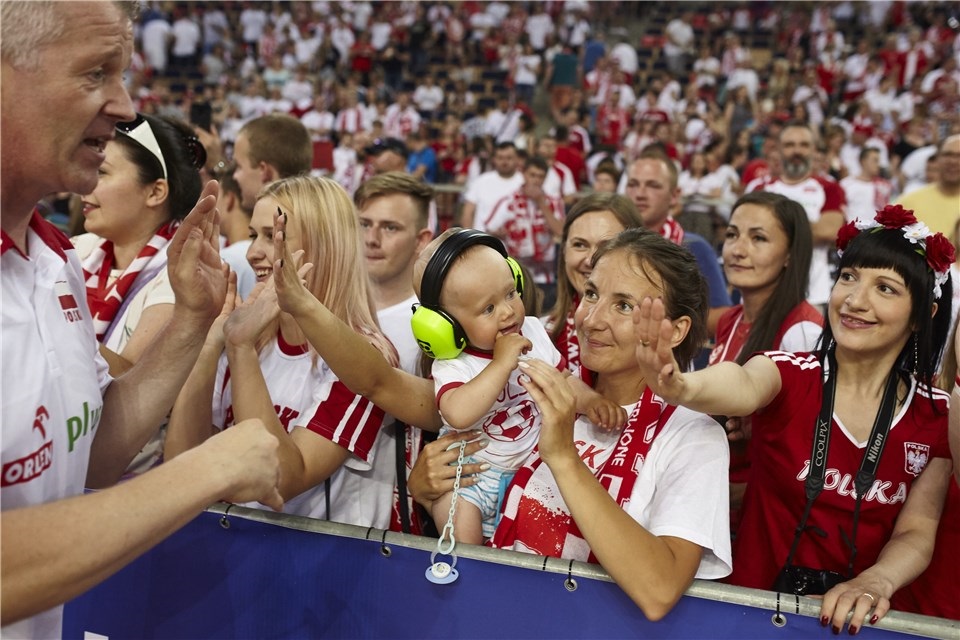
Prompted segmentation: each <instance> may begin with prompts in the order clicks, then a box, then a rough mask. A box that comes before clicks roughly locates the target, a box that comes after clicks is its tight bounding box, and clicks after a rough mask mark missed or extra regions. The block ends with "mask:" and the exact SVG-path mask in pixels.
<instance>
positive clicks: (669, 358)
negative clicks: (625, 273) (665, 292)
mask: <svg viewBox="0 0 960 640" xmlns="http://www.w3.org/2000/svg"><path fill="white" fill-rule="evenodd" d="M633 326H634V334H635V335H636V338H637V347H636V358H637V364H638V365H639V367H640V372H641V373H642V374H643V377H644V380H645V382H646V384H647V386H648V387H650V389H652V390H653V392H654V393H656V394H657V395H659V396H660V397H661V398H663V399H664V400H666V401H667V402H669V403H670V404H679V403H680V399H681V397H682V395H683V391H684V390H685V388H686V384H685V381H684V375H683V372H682V371H681V370H680V365H679V364H678V363H677V360H676V359H675V358H674V357H673V334H674V329H673V324H672V323H671V322H670V320H668V319H667V318H666V309H665V307H664V305H663V300H661V299H659V298H657V299H656V300H654V299H652V298H649V297H648V298H644V299H643V302H642V303H641V304H640V306H638V307H636V308H634V310H633Z"/></svg>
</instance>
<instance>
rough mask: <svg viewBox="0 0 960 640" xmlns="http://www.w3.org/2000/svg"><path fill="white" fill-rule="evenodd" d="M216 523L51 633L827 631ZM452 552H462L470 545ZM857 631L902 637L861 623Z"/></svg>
mask: <svg viewBox="0 0 960 640" xmlns="http://www.w3.org/2000/svg"><path fill="white" fill-rule="evenodd" d="M246 511H247V510H239V509H238V510H237V512H238V513H243V512H246ZM281 518H282V516H281ZM221 520H222V518H221V515H220V514H218V513H209V512H208V513H204V514H202V515H201V516H199V517H198V518H197V519H196V520H194V521H193V522H192V523H190V524H189V525H187V526H186V527H184V528H183V529H182V530H180V531H179V532H177V533H176V534H174V535H173V536H171V537H170V538H169V539H168V540H167V541H165V542H164V543H162V544H161V545H159V546H157V547H156V548H155V549H153V550H152V551H150V552H148V553H147V554H145V555H144V556H142V557H141V558H139V559H138V560H136V561H135V562H133V563H132V564H131V565H129V566H128V567H127V568H125V569H123V570H122V571H120V572H119V573H118V574H116V575H115V576H113V577H112V578H110V579H109V580H107V581H106V582H104V583H103V584H101V585H100V586H99V587H97V588H95V589H93V590H91V591H90V592H88V593H87V594H85V595H83V596H81V597H80V598H77V599H76V600H73V601H72V602H70V603H68V605H67V607H66V609H65V617H64V629H63V633H64V638H76V639H81V638H84V637H85V634H99V635H101V636H107V637H109V638H525V639H532V638H625V637H647V638H741V639H742V638H815V637H820V638H827V637H832V634H831V633H830V630H829V629H824V628H822V627H820V624H819V621H818V620H817V619H816V617H811V615H813V616H815V613H813V614H811V613H810V612H809V609H810V605H809V604H806V605H805V607H806V609H807V610H808V611H807V612H806V614H805V615H797V614H796V613H795V611H794V607H795V606H796V607H797V610H799V604H798V603H795V602H794V598H793V597H792V596H791V597H790V601H789V603H786V602H784V603H783V606H782V609H781V614H782V618H781V619H780V620H778V622H780V621H781V620H782V621H783V622H784V624H783V625H782V626H777V625H776V624H775V623H774V620H773V618H774V617H775V616H776V612H775V611H774V610H772V609H770V608H759V607H756V606H744V605H742V604H736V603H731V602H729V601H721V600H720V599H708V598H704V597H694V596H692V595H689V594H688V595H685V596H684V597H683V598H682V599H681V601H680V602H679V604H678V605H677V606H676V608H675V609H674V610H673V611H672V612H671V613H670V614H669V615H668V616H667V617H666V618H664V619H663V620H661V621H659V622H650V621H648V620H647V619H646V618H644V616H643V614H642V613H641V612H640V610H639V609H638V608H637V607H636V605H634V604H633V602H631V601H630V599H629V598H627V597H626V595H624V593H623V592H622V591H621V590H620V589H619V587H617V586H616V585H615V584H613V583H611V582H608V581H606V580H603V579H596V578H590V577H583V576H577V575H576V574H574V575H573V576H572V580H573V581H575V587H574V585H573V584H572V583H571V582H570V579H569V577H568V575H567V574H566V573H565V572H563V571H561V572H560V573H556V572H553V571H549V570H548V571H544V570H542V566H545V565H546V563H544V559H543V558H536V557H533V556H525V557H524V560H523V561H524V562H526V563H527V564H529V565H530V567H531V568H526V567H518V566H511V565H509V564H499V563H495V562H489V561H485V560H480V559H475V558H468V557H463V556H461V557H460V558H459V559H458V561H457V565H456V568H457V570H458V571H459V579H458V580H457V581H456V582H454V583H452V584H446V585H438V584H433V583H431V582H429V581H428V580H426V578H425V577H424V572H425V570H426V569H427V567H428V565H429V564H430V553H431V550H432V549H431V546H430V545H432V544H434V542H433V541H427V540H425V539H419V538H416V539H415V540H417V541H418V543H417V544H415V545H412V546H411V545H406V544H404V543H403V541H404V540H410V539H411V538H412V537H411V536H400V535H399V534H383V532H380V531H376V532H373V534H372V536H371V539H369V540H367V539H363V537H345V536H342V535H332V534H329V533H316V532H311V531H302V530H297V529H293V528H288V527H286V526H278V525H277V524H274V523H270V522H261V521H257V520H254V519H248V518H247V517H242V516H238V515H235V513H234V511H230V513H229V516H228V517H227V520H228V524H229V527H228V528H224V527H223V526H222V524H221ZM328 526H329V525H328ZM338 526H343V525H338ZM349 529H350V530H356V531H360V532H366V533H367V534H370V533H371V532H369V531H367V530H364V529H358V528H356V527H350V528H349ZM382 538H383V539H385V540H386V542H383V543H382V542H381V539H382ZM394 540H399V541H400V542H395V541H394ZM418 547H419V548H418ZM461 549H463V550H464V555H467V552H468V551H469V549H471V547H461ZM472 549H477V548H476V547H473V548H472ZM482 551H485V552H487V553H497V552H494V551H492V550H486V549H484V550H482ZM511 555H519V554H511ZM445 559H447V560H449V558H445ZM551 562H552V563H554V566H556V564H555V563H557V562H560V561H557V560H551ZM534 564H536V565H537V566H536V568H532V567H533V566H534ZM577 564H579V563H577ZM567 566H568V563H567V562H565V561H564V562H563V567H564V568H566V567H567ZM582 566H586V565H582ZM554 571H555V569H554ZM698 584H704V585H708V586H707V587H706V588H711V587H710V586H709V585H710V584H711V583H698ZM696 588H697V585H695V586H694V588H692V589H691V592H695V591H696ZM716 588H722V589H726V590H733V591H734V592H735V591H737V588H735V587H728V586H725V585H717V586H716ZM740 591H743V592H747V591H751V590H740ZM761 593H765V592H761ZM769 595H770V596H771V597H772V595H773V594H769ZM910 617H911V618H917V619H921V620H928V621H930V620H932V621H936V620H937V619H935V618H923V617H922V616H910ZM884 622H886V621H881V625H882V624H883V623H884ZM944 622H945V621H944ZM956 629H957V627H955V626H953V625H952V624H949V623H948V627H944V628H943V632H944V634H945V635H944V637H948V635H946V634H954V633H955V634H956V635H954V637H960V631H956ZM862 635H864V636H866V637H875V638H880V637H883V638H894V637H907V635H906V634H904V633H900V632H895V631H890V630H883V629H879V628H870V627H869V626H867V627H865V628H864V629H863V632H862ZM937 635H940V634H939V633H937ZM86 637H88V638H89V637H96V636H92V635H87V636H86Z"/></svg>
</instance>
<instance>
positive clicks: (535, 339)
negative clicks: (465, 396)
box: [432, 316, 567, 470]
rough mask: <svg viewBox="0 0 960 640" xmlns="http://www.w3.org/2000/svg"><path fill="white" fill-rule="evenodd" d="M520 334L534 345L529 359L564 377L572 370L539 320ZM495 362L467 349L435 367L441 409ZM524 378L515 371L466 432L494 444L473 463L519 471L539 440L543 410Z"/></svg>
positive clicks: (446, 428) (446, 430)
mask: <svg viewBox="0 0 960 640" xmlns="http://www.w3.org/2000/svg"><path fill="white" fill-rule="evenodd" d="M521 332H522V334H523V336H524V337H525V338H528V339H529V340H530V342H532V343H533V348H532V349H531V350H530V351H529V352H527V354H526V355H527V356H529V357H531V358H538V359H540V360H543V361H545V362H547V363H548V364H550V365H553V366H555V367H556V368H557V369H558V370H559V371H564V370H565V369H566V368H567V365H566V363H565V362H564V361H563V358H562V357H561V356H560V352H559V351H557V348H556V347H555V346H553V342H552V341H551V340H550V336H549V335H547V331H546V329H544V328H543V323H541V322H540V318H535V317H533V316H528V317H526V318H525V319H524V322H523V327H522V329H521ZM492 360H493V354H491V353H484V352H482V351H477V350H475V349H471V348H469V347H468V348H467V349H465V350H464V351H463V353H461V354H460V355H459V356H458V357H456V358H454V359H452V360H437V361H435V362H434V363H433V371H432V373H433V382H434V388H435V389H436V396H437V406H439V405H440V398H441V396H443V394H444V393H446V392H448V391H450V390H452V389H455V388H457V387H460V386H462V385H464V384H465V383H467V382H469V381H471V380H473V379H474V378H476V377H477V375H479V374H480V372H481V371H483V370H484V369H485V368H486V367H487V365H488V364H490V362H491V361H492ZM519 377H520V369H519V368H517V369H514V370H513V372H512V373H511V374H510V378H509V379H508V380H507V384H506V385H505V386H504V388H503V390H502V391H501V392H500V395H499V397H497V399H496V401H495V402H494V403H493V405H492V406H491V407H490V409H489V410H488V411H487V412H486V413H485V414H484V415H483V417H482V418H480V419H479V420H478V421H477V422H476V423H475V424H473V425H472V426H471V427H470V428H468V429H467V431H471V430H474V429H478V430H482V431H483V432H484V435H485V436H486V437H487V438H488V439H489V440H490V444H489V445H487V446H486V447H485V448H484V449H481V450H480V451H478V452H477V453H475V454H473V457H474V458H477V459H480V460H484V461H486V462H489V463H490V464H491V465H493V466H495V467H497V468H499V469H508V470H509V469H517V468H519V467H520V465H521V464H522V463H523V461H524V460H525V459H526V457H527V456H528V455H529V454H530V452H531V451H533V448H534V447H535V446H536V444H537V440H538V439H539V437H540V410H539V409H538V408H537V405H536V403H535V402H534V401H533V400H532V399H531V398H530V394H529V393H527V390H526V389H524V388H523V387H522V386H521V385H520V382H519V380H518V379H519ZM441 417H443V416H442V414H441ZM451 431H457V430H456V429H454V428H453V427H451V426H450V425H449V424H448V423H447V421H446V420H444V424H443V427H442V428H441V430H440V434H441V435H443V434H446V433H450V432H451Z"/></svg>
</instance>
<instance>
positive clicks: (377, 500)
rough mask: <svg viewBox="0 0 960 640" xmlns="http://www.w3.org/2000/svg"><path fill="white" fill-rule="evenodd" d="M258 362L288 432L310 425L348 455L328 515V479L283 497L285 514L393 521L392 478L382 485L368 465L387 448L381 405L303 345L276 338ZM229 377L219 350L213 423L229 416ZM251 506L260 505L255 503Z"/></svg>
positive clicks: (372, 523) (225, 423) (223, 423)
mask: <svg viewBox="0 0 960 640" xmlns="http://www.w3.org/2000/svg"><path fill="white" fill-rule="evenodd" d="M260 368H261V370H262V372H263V377H264V380H265V381H266V384H267V390H268V391H269V392H270V399H271V401H272V402H273V404H274V409H275V410H276V412H277V417H278V418H279V419H280V422H281V424H282V425H283V426H284V428H286V429H287V431H289V432H292V431H293V430H294V429H309V430H310V431H312V432H314V433H315V434H316V435H318V436H320V437H322V438H327V439H328V440H330V441H331V442H333V443H334V444H337V445H339V446H341V447H343V448H344V449H346V450H347V451H349V452H350V453H351V454H352V455H350V456H349V457H348V458H347V460H346V461H345V462H344V463H343V465H342V466H341V467H340V468H339V469H337V470H336V471H335V472H334V473H333V475H332V476H330V488H331V489H330V496H331V501H330V503H331V513H330V514H327V509H326V487H325V484H326V483H320V484H319V485H317V486H316V487H314V488H312V489H308V490H307V491H305V492H304V493H302V494H300V495H299V496H297V497H295V498H293V499H292V500H288V501H287V503H286V504H285V505H284V513H292V514H295V515H301V516H307V517H311V518H320V519H326V520H331V521H333V522H345V523H347V524H355V525H359V526H364V527H377V528H382V529H385V528H386V527H387V526H388V525H389V523H390V510H391V509H392V503H393V480H392V479H391V480H390V482H389V483H387V484H386V485H384V484H383V483H382V482H381V481H380V479H378V478H377V477H376V476H375V474H374V473H373V472H372V471H373V462H374V460H375V459H376V456H377V454H378V453H379V452H380V451H381V449H383V448H384V447H385V445H383V443H381V442H380V440H381V439H382V438H381V437H380V436H381V434H382V431H381V426H382V424H383V411H382V410H381V409H379V408H377V407H376V406H374V405H373V403H371V402H370V401H369V400H367V399H366V398H363V397H362V396H358V395H356V394H354V393H353V392H352V391H350V390H349V389H347V387H346V386H345V385H344V384H343V383H342V382H340V380H339V379H338V378H337V377H336V375H334V373H333V371H331V370H330V368H329V367H328V366H327V365H326V363H325V362H324V361H323V360H320V359H317V363H316V366H314V365H313V354H312V353H310V352H309V351H308V350H307V349H306V346H305V345H301V346H299V347H297V346H291V345H287V344H284V343H281V342H280V341H279V340H278V339H277V338H274V339H273V340H271V341H270V342H269V343H268V344H267V345H266V346H265V347H264V348H263V349H262V350H261V351H260ZM229 378H230V372H229V369H228V366H227V359H226V355H224V356H222V357H221V359H220V363H219V365H218V367H217V377H216V382H215V385H214V391H213V424H214V426H215V427H217V428H220V429H223V428H226V427H229V426H230V425H232V424H233V423H234V416H233V391H232V388H231V385H230V384H229V382H230V379H229ZM385 486H386V487H387V489H385V488H384V487H385ZM249 506H252V507H257V508H264V507H263V506H262V505H260V504H259V503H255V504H251V505H249Z"/></svg>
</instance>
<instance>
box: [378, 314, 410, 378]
mask: <svg viewBox="0 0 960 640" xmlns="http://www.w3.org/2000/svg"><path fill="white" fill-rule="evenodd" d="M418 302H419V300H417V296H410V297H409V298H407V299H406V300H404V301H403V302H398V303H397V304H395V305H393V306H392V307H387V308H385V309H381V310H379V311H377V320H378V321H379V322H380V329H381V330H382V331H383V333H384V335H386V336H387V338H389V339H390V342H392V343H393V346H394V347H396V349H397V353H398V354H399V355H400V368H401V369H403V370H404V371H406V372H407V373H412V374H413V375H417V370H418V363H419V362H420V353H421V352H420V347H419V346H418V345H417V340H416V338H414V337H413V329H411V328H410V318H412V317H413V305H415V304H417V303H418Z"/></svg>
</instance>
